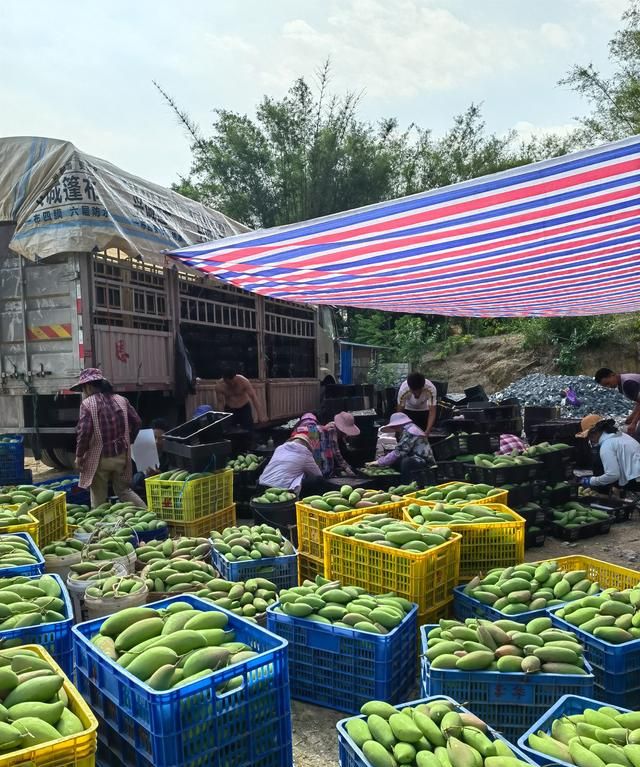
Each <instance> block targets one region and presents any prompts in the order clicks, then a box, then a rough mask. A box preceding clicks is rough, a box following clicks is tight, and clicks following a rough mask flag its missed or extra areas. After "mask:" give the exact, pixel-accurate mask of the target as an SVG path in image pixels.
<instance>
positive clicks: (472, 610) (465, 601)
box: [453, 586, 547, 623]
mask: <svg viewBox="0 0 640 767" xmlns="http://www.w3.org/2000/svg"><path fill="white" fill-rule="evenodd" d="M464 589H465V587H464V586H456V588H455V589H454V590H453V609H454V612H455V615H456V618H457V619H458V620H459V621H464V620H466V619H467V618H486V619H487V620H490V621H499V620H510V621H517V622H518V623H528V622H529V621H531V620H533V619H534V618H542V617H544V616H546V615H547V611H546V610H545V609H542V610H530V611H529V612H527V613H519V614H518V615H506V614H505V613H501V612H500V610H496V609H494V608H493V607H491V605H485V604H483V603H482V602H480V601H478V600H477V599H474V598H473V597H470V596H469V595H468V594H465V593H464Z"/></svg>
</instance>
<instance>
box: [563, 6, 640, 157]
mask: <svg viewBox="0 0 640 767" xmlns="http://www.w3.org/2000/svg"><path fill="white" fill-rule="evenodd" d="M622 22H623V26H622V28H621V29H620V30H618V32H616V34H615V36H614V37H613V39H612V40H611V41H610V42H609V62H610V64H611V68H612V70H613V74H612V75H611V76H610V77H604V76H603V75H601V74H600V73H599V72H598V71H597V70H596V68H595V67H594V65H593V64H586V65H585V64H580V65H576V66H575V67H573V69H571V70H570V71H569V73H568V75H567V76H566V77H565V78H564V79H563V80H561V81H560V84H561V85H568V86H569V87H571V88H572V89H573V90H575V91H577V92H578V93H580V94H582V95H583V96H584V97H585V98H586V99H587V101H588V102H589V103H590V104H591V106H592V112H591V114H590V115H588V116H587V117H583V118H580V122H581V124H582V131H581V134H582V135H581V137H580V138H581V139H582V141H583V142H584V143H597V142H600V141H616V140H617V139H622V138H626V137H627V136H633V135H636V134H637V133H640V3H639V2H638V0H633V1H632V2H631V3H630V5H629V7H628V9H627V10H626V11H625V13H624V14H623V16H622Z"/></svg>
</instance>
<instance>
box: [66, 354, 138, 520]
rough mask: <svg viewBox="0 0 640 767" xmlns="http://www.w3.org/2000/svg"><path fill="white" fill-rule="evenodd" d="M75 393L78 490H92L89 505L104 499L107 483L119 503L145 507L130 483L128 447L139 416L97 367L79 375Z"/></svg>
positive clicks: (134, 434)
mask: <svg viewBox="0 0 640 767" xmlns="http://www.w3.org/2000/svg"><path fill="white" fill-rule="evenodd" d="M71 388H72V389H74V390H75V391H82V403H81V404H80V417H79V419H78V425H77V427H76V465H77V467H78V469H79V471H80V481H79V482H78V485H79V487H82V488H89V489H90V490H91V506H92V508H95V507H96V506H100V505H101V504H103V503H104V502H105V501H106V500H107V496H108V492H109V482H111V485H112V486H113V492H114V493H115V494H116V495H117V496H118V498H119V499H120V500H121V501H128V502H130V503H133V504H134V505H135V506H140V507H142V508H146V507H145V503H144V501H143V500H142V499H141V498H140V497H139V496H138V495H136V493H134V492H133V490H132V489H131V487H130V483H131V444H132V442H134V441H135V438H136V437H137V435H138V432H139V431H140V426H141V421H140V416H139V415H138V414H137V413H136V411H135V409H134V408H133V406H132V405H131V403H130V402H129V400H127V399H126V398H125V397H121V396H120V395H119V394H114V392H113V388H112V386H111V384H110V383H109V382H108V381H107V380H106V378H105V377H104V376H103V375H102V372H101V371H100V370H98V368H87V369H86V370H83V371H82V373H81V374H80V379H79V381H78V383H77V384H76V385H75V386H72V387H71Z"/></svg>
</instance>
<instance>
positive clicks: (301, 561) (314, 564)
mask: <svg viewBox="0 0 640 767" xmlns="http://www.w3.org/2000/svg"><path fill="white" fill-rule="evenodd" d="M316 575H324V559H318V558H317V557H311V556H309V555H308V554H300V552H298V583H299V584H302V582H303V581H305V580H308V581H315V579H316Z"/></svg>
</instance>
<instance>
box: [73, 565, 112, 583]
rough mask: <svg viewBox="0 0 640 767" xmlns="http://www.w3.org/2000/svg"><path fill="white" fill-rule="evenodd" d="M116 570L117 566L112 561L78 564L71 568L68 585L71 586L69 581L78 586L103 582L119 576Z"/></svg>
mask: <svg viewBox="0 0 640 767" xmlns="http://www.w3.org/2000/svg"><path fill="white" fill-rule="evenodd" d="M115 568H116V565H115V564H114V563H113V562H111V561H107V562H95V561H93V562H76V563H75V564H73V565H70V566H69V575H68V577H67V585H69V581H71V582H73V583H77V584H80V583H89V582H91V581H102V580H104V579H105V578H109V577H110V576H112V575H118V573H117V572H116V569H115Z"/></svg>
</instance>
